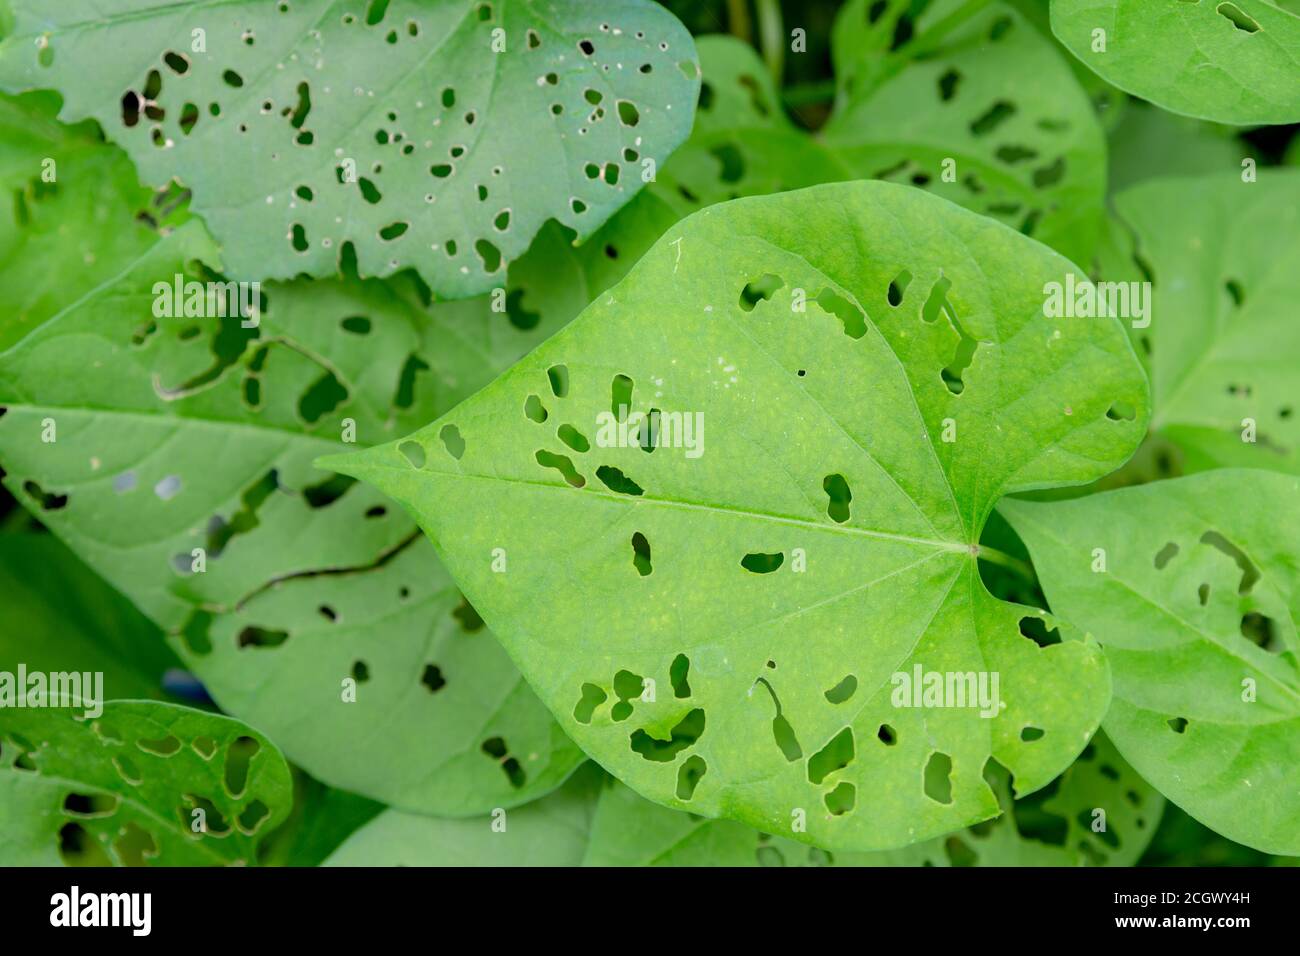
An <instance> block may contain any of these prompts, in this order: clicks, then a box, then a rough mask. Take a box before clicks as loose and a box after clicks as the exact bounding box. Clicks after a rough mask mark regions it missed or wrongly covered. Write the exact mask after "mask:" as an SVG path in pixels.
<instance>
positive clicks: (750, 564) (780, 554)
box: [740, 551, 785, 574]
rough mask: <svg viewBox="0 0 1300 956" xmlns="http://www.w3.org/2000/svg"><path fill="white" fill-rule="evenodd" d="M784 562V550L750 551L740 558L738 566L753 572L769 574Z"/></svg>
mask: <svg viewBox="0 0 1300 956" xmlns="http://www.w3.org/2000/svg"><path fill="white" fill-rule="evenodd" d="M784 563H785V552H784V551H775V552H772V553H771V554H768V553H766V552H763V551H751V552H750V553H749V554H747V555H745V556H744V557H743V558H741V559H740V566H741V567H742V568H744V569H745V570H746V571H749V572H751V573H753V574H771V573H772V572H773V571H775V570H776V569H777V568H779V567H781V565H782V564H784Z"/></svg>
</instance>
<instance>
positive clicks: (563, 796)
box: [323, 764, 604, 867]
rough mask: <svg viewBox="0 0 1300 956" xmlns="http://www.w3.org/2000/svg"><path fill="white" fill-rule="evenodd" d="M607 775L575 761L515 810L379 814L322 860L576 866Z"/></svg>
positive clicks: (379, 863)
mask: <svg viewBox="0 0 1300 956" xmlns="http://www.w3.org/2000/svg"><path fill="white" fill-rule="evenodd" d="M602 779H604V774H603V773H601V771H600V768H598V767H596V766H595V765H594V764H587V765H585V766H583V767H580V768H579V769H578V770H577V771H576V772H575V773H574V774H573V776H572V777H571V778H570V779H569V781H568V782H567V783H566V784H565V785H564V786H563V787H561V788H560V789H559V790H557V791H555V792H554V793H552V794H549V795H548V796H545V797H542V798H541V799H540V800H536V801H534V802H533V803H530V804H528V805H527V806H524V807H520V808H519V809H517V810H509V811H502V810H496V811H494V812H493V813H492V814H491V815H490V816H484V817H475V818H473V819H465V820H446V819H436V818H433V817H421V816H415V815H413V814H409V813H402V812H400V811H397V810H388V811H385V812H384V813H381V814H380V815H379V816H378V817H376V818H375V819H374V820H372V821H370V823H368V824H366V825H365V826H364V827H362V828H361V829H360V830H358V831H357V832H356V833H354V834H352V836H350V837H349V838H348V839H347V840H346V841H345V842H344V843H343V845H342V846H340V847H339V848H338V849H337V850H335V851H334V852H333V853H332V854H330V856H329V858H328V859H327V860H326V861H325V862H324V864H323V865H324V866H548V867H556V866H577V865H578V864H579V863H580V862H581V861H582V854H583V852H584V850H585V849H586V846H587V834H588V831H589V830H590V828H591V816H592V813H593V812H594V811H595V806H596V797H597V794H598V793H599V787H600V783H601V781H602Z"/></svg>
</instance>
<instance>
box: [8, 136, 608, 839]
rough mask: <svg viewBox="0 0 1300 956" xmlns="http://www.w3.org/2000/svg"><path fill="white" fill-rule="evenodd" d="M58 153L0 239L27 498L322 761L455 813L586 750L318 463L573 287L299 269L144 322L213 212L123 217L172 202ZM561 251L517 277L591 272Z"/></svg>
mask: <svg viewBox="0 0 1300 956" xmlns="http://www.w3.org/2000/svg"><path fill="white" fill-rule="evenodd" d="M48 148H50V146H49V144H48V143H42V144H39V147H38V148H35V149H33V150H32V151H31V153H30V156H29V163H28V167H27V172H26V175H27V176H31V177H36V176H38V175H39V173H40V171H41V163H40V157H41V156H42V155H51V156H52V157H53V158H55V159H56V160H57V168H58V182H57V188H55V189H46V190H42V189H39V188H38V187H36V186H31V185H30V184H28V185H26V186H25V188H24V190H23V191H22V192H20V194H19V195H20V197H22V200H23V208H24V209H25V212H24V214H23V217H22V218H23V221H22V223H21V224H17V223H16V224H15V226H14V230H16V231H14V230H11V231H10V232H7V233H5V236H6V238H4V239H0V243H3V246H4V248H6V249H8V250H9V252H10V254H9V255H6V256H5V257H4V259H3V260H2V261H0V288H7V289H14V290H15V291H16V292H17V293H18V294H17V295H16V296H15V298H14V299H12V300H11V301H12V302H13V303H14V304H15V305H16V308H15V309H14V310H12V311H11V312H8V313H6V315H5V316H4V318H3V320H0V343H3V345H5V346H7V347H6V348H4V350H3V351H0V409H3V410H4V413H3V415H2V416H0V461H3V465H4V469H5V471H6V472H7V474H5V476H4V477H5V482H6V484H7V485H8V487H9V488H10V489H11V491H12V492H13V493H14V495H15V496H16V497H18V498H19V499H20V500H21V501H23V502H24V503H25V504H26V505H27V506H28V507H29V508H31V509H32V510H33V511H34V512H35V513H36V514H38V516H39V517H40V518H41V520H42V521H43V522H44V523H45V524H46V525H47V526H48V527H50V528H51V529H52V530H53V531H55V533H57V534H58V535H59V536H60V537H62V538H63V539H64V540H65V541H66V542H67V543H68V544H69V545H70V546H71V547H72V549H73V550H74V551H75V552H76V554H77V555H78V556H79V557H81V558H82V559H83V560H85V561H86V562H87V563H88V564H90V565H91V567H93V568H94V569H95V570H97V571H98V572H99V573H100V574H101V575H103V576H104V577H105V578H106V579H108V581H109V582H110V583H112V584H113V585H114V586H115V587H117V588H118V590H120V591H121V592H122V593H123V594H126V595H127V596H129V597H130V598H131V599H132V601H134V603H135V604H136V605H137V606H138V607H139V608H141V609H142V610H143V611H145V613H147V614H148V615H149V616H150V617H151V618H152V619H153V620H154V621H155V622H156V623H157V624H158V625H160V626H161V627H163V628H164V629H165V630H166V631H167V632H169V633H170V634H172V635H179V636H174V637H173V643H174V646H175V647H176V649H177V650H178V651H179V652H180V653H181V655H182V656H183V657H184V659H185V661H186V663H187V664H188V665H189V666H190V667H191V668H192V669H193V670H194V671H196V672H197V673H198V674H199V675H200V677H201V678H202V679H203V680H204V681H205V682H206V684H207V686H208V688H209V690H210V691H211V692H212V693H213V695H214V696H215V698H216V699H217V700H218V701H219V702H220V703H221V704H222V705H223V707H226V708H227V709H229V710H230V711H231V712H233V713H236V714H238V715H239V716H240V717H242V718H244V719H248V720H250V721H252V722H254V723H256V724H257V725H258V726H259V727H262V728H264V729H265V730H266V731H267V732H269V733H272V734H273V735H274V738H275V739H276V741H277V743H279V744H280V745H281V746H282V747H284V748H285V750H286V752H287V753H289V755H290V756H291V757H292V758H293V759H294V760H295V761H296V762H298V763H300V764H301V765H302V766H303V767H305V768H306V769H308V770H309V771H310V772H312V773H313V774H314V775H315V776H317V777H319V778H321V779H323V780H325V781H327V782H329V783H332V784H335V785H336V786H341V787H345V788H348V789H353V790H356V791H359V792H362V793H364V794H367V795H370V796H374V797H376V798H378V799H383V800H385V801H386V802H391V803H394V804H398V805H401V806H405V807H410V808H413V809H417V810H436V811H438V812H442V813H448V814H459V813H473V812H483V811H485V810H487V809H490V808H491V807H493V806H500V805H507V806H508V805H513V804H515V803H517V802H520V801H524V800H528V799H531V798H532V797H534V796H537V795H540V794H542V793H545V792H547V791H548V790H550V789H551V788H553V787H554V786H556V785H557V784H559V783H560V782H561V781H562V780H563V779H564V777H565V776H566V775H567V774H568V773H569V772H570V771H571V770H572V769H573V767H574V766H576V764H577V762H578V761H579V760H580V759H581V754H580V752H579V751H578V749H577V748H576V747H575V746H574V745H573V744H572V743H571V742H570V741H568V740H567V739H566V738H565V737H564V735H563V734H562V733H561V732H560V731H559V729H558V728H557V727H556V725H555V723H554V721H552V720H551V718H550V716H549V715H548V714H547V712H546V710H545V708H544V707H543V706H542V705H541V704H540V703H539V702H538V701H537V700H536V698H535V697H534V696H533V695H532V694H531V692H529V691H528V689H527V686H526V685H525V684H524V682H523V680H522V678H521V677H520V676H519V674H518V673H517V671H516V670H515V668H514V667H513V665H511V663H510V661H509V659H508V658H507V657H506V655H505V653H504V652H503V651H502V650H501V648H500V647H499V646H498V645H497V644H496V643H495V642H494V641H493V640H492V639H491V637H490V635H489V634H487V633H486V632H481V631H480V628H481V622H480V621H479V619H478V618H477V616H476V615H475V614H474V612H473V609H472V608H469V607H468V606H466V605H464V604H463V600H462V598H461V596H460V595H459V593H458V592H457V591H456V589H455V588H454V586H453V585H452V584H451V581H450V579H449V578H448V576H447V574H446V572H445V571H443V570H442V568H441V567H440V565H439V564H438V561H437V559H436V557H435V556H434V554H433V551H432V549H431V548H430V547H429V546H428V544H427V542H425V541H424V540H423V539H422V538H420V537H419V535H418V532H417V530H416V528H415V527H414V525H413V524H412V523H411V522H410V520H409V519H408V518H406V517H405V516H404V515H401V514H398V513H394V512H392V511H390V510H389V509H388V508H387V507H386V506H385V504H384V502H383V499H382V497H381V496H380V495H378V494H377V493H374V492H372V491H370V490H369V489H366V488H363V487H358V486H356V485H355V483H354V482H350V481H347V480H345V479H342V478H338V477H336V478H334V479H332V480H331V479H329V478H325V479H322V477H321V476H320V475H319V474H316V473H314V472H313V471H312V469H311V465H310V463H311V460H312V459H313V458H314V457H315V456H317V455H319V454H321V453H322V452H326V451H329V450H338V449H342V448H346V447H349V446H348V444H347V443H346V439H348V438H350V437H352V436H351V435H350V431H352V430H355V438H356V440H357V441H358V442H360V443H363V444H364V443H368V442H373V441H376V440H380V439H382V438H383V437H385V436H391V435H395V434H401V433H402V432H403V431H405V430H407V429H409V428H412V427H415V425H416V424H417V423H419V422H421V421H425V420H427V419H428V418H429V417H432V416H433V415H436V414H440V413H441V412H442V411H445V410H446V409H447V408H450V407H451V406H452V405H454V404H455V403H456V402H457V401H459V400H460V399H461V398H463V397H464V396H466V395H469V394H470V393H472V392H473V391H474V390H475V389H476V388H477V387H478V386H479V385H481V384H483V383H484V382H486V381H488V380H490V379H491V377H492V376H493V375H495V374H496V373H497V372H498V371H499V370H500V369H502V368H504V367H506V366H507V365H509V363H510V362H512V361H513V360H514V359H515V358H516V357H517V356H518V355H519V354H522V352H523V351H526V349H527V348H528V347H530V346H531V345H532V344H533V343H535V342H536V341H540V340H541V339H542V338H544V337H545V335H546V334H547V333H548V332H549V331H550V330H551V329H552V328H554V327H555V326H556V325H557V324H558V323H559V322H562V321H563V319H564V318H567V316H568V315H570V314H572V313H573V312H576V311H577V309H578V308H579V307H580V304H581V302H583V301H585V299H579V298H578V297H579V296H581V294H582V292H581V289H580V288H569V287H566V286H560V287H559V288H560V290H561V291H560V292H559V293H558V294H556V295H554V296H549V297H540V296H537V295H533V294H532V290H533V289H534V286H533V285H532V284H531V283H530V284H528V285H526V286H524V287H523V288H521V289H519V290H518V292H519V294H518V296H517V295H516V292H515V291H511V292H510V293H509V294H508V295H507V296H506V302H505V305H506V306H507V308H506V309H505V310H504V311H502V312H500V313H498V312H494V311H492V310H491V308H489V304H488V303H486V302H481V303H477V304H469V303H457V304H454V305H449V306H447V307H446V310H449V311H444V310H443V309H441V308H439V309H434V310H432V311H431V310H428V309H426V308H425V307H424V306H423V305H422V303H421V302H420V300H419V299H418V297H417V296H416V295H415V294H414V292H411V291H410V290H408V289H406V287H405V286H402V285H397V284H391V285H389V284H384V283H381V282H379V281H376V280H371V281H367V282H359V281H356V280H329V281H320V282H314V283H307V282H295V283H290V284H284V285H280V284H274V285H271V286H268V287H267V288H266V289H265V290H264V292H263V297H264V299H265V302H264V306H265V308H264V310H263V314H262V315H261V316H260V324H259V325H258V326H257V327H256V328H252V329H245V328H241V323H240V321H239V319H238V317H235V318H219V317H217V316H216V315H213V314H207V315H188V316H186V315H184V314H183V313H182V314H180V315H178V316H177V317H175V318H168V317H166V316H158V315H157V314H156V313H155V306H156V305H157V304H158V303H159V302H160V301H161V300H160V298H159V295H158V292H157V289H156V284H157V283H160V282H161V283H162V285H163V286H164V287H166V288H172V287H174V285H175V282H176V281H177V279H176V277H177V276H179V277H180V281H182V282H203V281H205V280H207V279H210V278H212V275H211V273H210V272H209V271H208V270H207V268H206V266H205V265H204V264H203V263H207V264H208V265H212V266H215V265H217V264H218V259H217V258H216V254H215V251H214V250H213V248H212V244H211V242H210V240H209V239H208V237H207V236H206V234H205V233H204V231H203V229H202V227H201V226H200V224H199V223H198V222H197V221H196V220H189V221H186V222H183V223H182V224H180V225H179V226H178V227H176V228H163V229H161V230H156V229H154V228H150V227H149V225H148V224H147V223H145V222H140V221H137V219H136V214H137V211H138V210H139V209H140V208H141V206H145V207H146V208H147V211H148V213H150V214H152V215H155V216H156V215H161V211H160V210H159V209H157V208H156V205H155V204H153V203H151V202H150V201H149V194H148V193H147V192H144V191H142V190H140V189H139V187H138V186H135V185H134V176H133V174H132V171H131V168H130V165H129V163H127V161H126V159H125V157H123V156H122V155H121V154H120V153H119V152H118V151H116V150H115V149H110V148H105V147H102V146H95V145H94V144H89V145H85V144H81V145H76V146H70V147H67V148H58V149H53V150H52V152H50V153H46V152H45V150H46V149H48ZM172 218H173V219H174V218H175V216H174V215H173V217H172ZM71 222H78V223H79V225H80V228H79V229H76V230H73V229H69V228H68V225H69V223H71ZM101 239H102V241H101ZM562 249H563V247H562V246H560V245H558V244H552V245H551V246H549V247H547V250H543V251H542V254H541V255H539V257H537V258H535V260H534V261H535V265H530V266H529V267H528V268H527V269H521V270H520V271H521V278H525V279H527V277H528V276H530V275H534V274H536V273H538V272H540V273H542V274H545V275H549V276H552V277H553V276H556V275H564V276H566V277H571V276H574V275H576V274H580V268H579V266H578V265H577V264H576V262H575V261H574V259H573V257H571V256H570V257H567V258H566V256H565V255H564V253H563V252H562V251H561V250H562ZM548 250H549V251H548ZM51 263H62V264H66V265H67V266H68V267H69V268H66V269H55V268H52V267H51ZM31 276H39V277H42V278H41V280H40V281H37V282H29V281H28V280H29V278H30V277H31ZM46 277H48V278H46ZM570 285H571V286H572V285H575V284H573V283H570ZM525 290H526V291H525ZM182 298H184V297H182ZM521 303H522V304H521ZM199 311H208V310H199ZM543 313H544V314H543ZM524 326H527V328H524ZM351 682H355V687H351V686H348V685H349V684H351ZM352 690H355V700H351V699H349V697H350V694H351V691H352ZM304 701H310V702H311V704H310V708H309V709H307V710H304V706H305V705H304ZM308 713H309V714H310V718H306V717H304V714H308Z"/></svg>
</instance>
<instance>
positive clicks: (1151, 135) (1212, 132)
mask: <svg viewBox="0 0 1300 956" xmlns="http://www.w3.org/2000/svg"><path fill="white" fill-rule="evenodd" d="M1236 133H1237V130H1236V129H1235V128H1233V127H1230V126H1217V125H1214V124H1212V123H1202V122H1200V121H1198V120H1192V119H1187V118H1186V117H1183V116H1175V115H1173V114H1172V113H1166V112H1165V111H1164V110H1160V109H1156V108H1155V107H1153V106H1149V105H1147V104H1145V103H1143V102H1141V101H1140V100H1134V101H1133V102H1132V103H1131V104H1130V106H1129V108H1128V109H1126V110H1125V111H1124V115H1123V116H1122V117H1121V118H1120V120H1119V122H1118V123H1117V124H1116V125H1115V127H1114V128H1113V129H1111V130H1110V133H1109V137H1108V142H1109V146H1110V186H1111V189H1112V190H1113V191H1115V192H1120V191H1122V190H1126V189H1128V188H1129V187H1130V186H1133V185H1134V184H1136V183H1138V182H1141V181H1143V180H1146V179H1155V178H1157V177H1162V176H1163V177H1168V176H1197V175H1204V174H1206V173H1228V172H1236V173H1240V172H1241V163H1242V160H1243V159H1246V158H1247V157H1252V158H1253V157H1254V150H1253V149H1252V148H1251V147H1250V146H1248V145H1247V144H1246V143H1244V142H1242V141H1241V140H1239V139H1237V138H1236V135H1235V134H1236Z"/></svg>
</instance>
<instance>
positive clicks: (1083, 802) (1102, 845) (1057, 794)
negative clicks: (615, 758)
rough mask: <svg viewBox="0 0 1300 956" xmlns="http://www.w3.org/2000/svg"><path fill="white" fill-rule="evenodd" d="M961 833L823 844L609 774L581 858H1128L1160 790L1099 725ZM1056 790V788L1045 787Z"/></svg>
mask: <svg viewBox="0 0 1300 956" xmlns="http://www.w3.org/2000/svg"><path fill="white" fill-rule="evenodd" d="M993 785H994V788H995V789H996V790H997V792H998V798H999V801H1000V802H1001V805H1002V810H1003V813H1002V815H1001V816H999V817H997V818H996V819H995V820H992V821H989V822H986V823H981V824H979V825H978V826H975V827H972V828H970V829H968V830H965V831H963V832H960V833H955V834H952V835H950V836H947V837H936V838H935V839H933V840H927V841H925V842H924V843H916V844H913V845H912V846H909V847H904V848H902V849H899V850H882V851H879V852H876V853H834V854H832V853H827V852H826V851H825V850H821V849H818V848H816V847H808V846H804V845H802V844H799V843H795V842H794V841H793V840H788V839H784V838H782V837H772V836H769V835H768V834H765V833H759V832H758V831H757V830H753V829H751V828H749V827H746V826H744V825H743V824H739V823H735V822H734V821H731V820H709V819H705V818H703V817H696V816H693V815H691V814H687V813H682V812H680V811H676V810H669V809H668V808H666V807H661V806H659V805H657V804H654V803H651V802H650V801H649V800H646V799H644V798H643V797H639V796H637V794H636V793H635V792H634V791H632V790H631V789H629V788H627V787H625V786H623V785H621V784H619V783H617V782H612V783H611V785H610V786H608V787H607V788H606V789H605V790H604V791H603V792H602V794H601V797H600V803H599V804H598V805H597V807H596V813H595V816H594V817H593V819H592V823H591V836H590V839H589V840H588V843H587V853H586V855H585V857H584V858H583V864H584V865H585V866H791V865H800V864H803V865H809V866H827V865H830V866H1083V865H1108V866H1132V865H1133V864H1135V863H1136V862H1137V860H1138V858H1139V857H1140V856H1141V855H1142V851H1143V850H1144V849H1145V848H1146V846H1147V844H1148V843H1149V842H1150V840H1151V837H1152V835H1153V834H1154V833H1155V829H1156V823H1157V822H1158V821H1159V819H1160V814H1161V811H1162V810H1163V809H1164V798H1162V797H1161V796H1160V794H1158V793H1157V792H1156V791H1155V790H1154V789H1153V788H1152V787H1151V786H1150V785H1148V784H1147V783H1146V782H1145V781H1143V780H1142V778H1141V777H1139V776H1138V775H1137V774H1136V773H1135V772H1134V771H1133V769H1132V768H1131V767H1129V766H1128V764H1126V763H1125V762H1124V760H1123V758H1121V757H1120V756H1119V754H1118V753H1116V752H1115V748H1114V746H1113V745H1112V744H1111V743H1110V741H1108V740H1107V739H1106V737H1105V736H1104V735H1102V734H1098V736H1097V737H1096V738H1094V740H1093V742H1092V743H1091V744H1089V745H1088V747H1087V748H1085V750H1084V752H1083V754H1081V755H1080V757H1079V759H1078V760H1077V761H1076V762H1075V763H1074V764H1073V765H1072V766H1071V767H1070V769H1069V770H1067V771H1066V772H1065V773H1064V774H1063V775H1062V777H1061V779H1060V781H1059V782H1058V783H1057V784H1056V785H1055V786H1054V787H1049V788H1045V789H1044V790H1041V791H1039V793H1037V794H1034V795H1033V796H1031V797H1029V798H1027V799H1025V800H1022V801H1020V802H1016V803H1013V802H1012V801H1011V799H1010V794H1009V789H1010V788H1009V787H1008V786H1007V780H1006V777H1005V775H999V779H997V780H996V782H994V784H993ZM1049 791H1050V792H1049Z"/></svg>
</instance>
